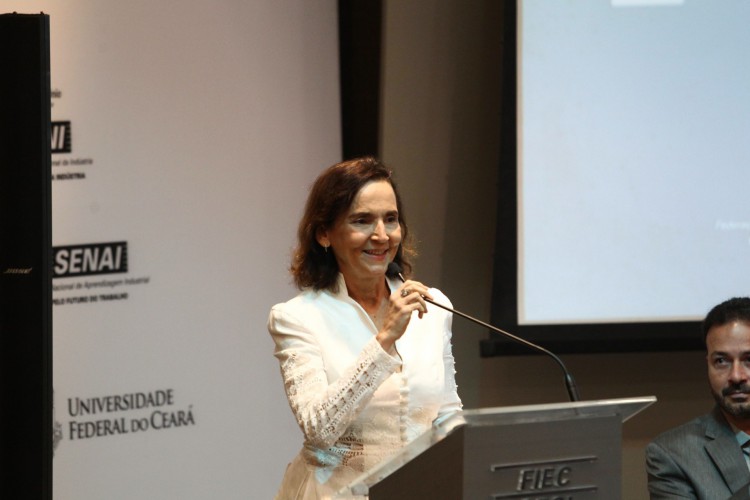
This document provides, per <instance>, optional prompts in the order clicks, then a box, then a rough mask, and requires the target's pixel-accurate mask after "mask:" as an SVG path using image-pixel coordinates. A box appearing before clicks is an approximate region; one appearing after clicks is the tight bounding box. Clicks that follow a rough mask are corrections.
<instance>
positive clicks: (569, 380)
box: [398, 273, 580, 401]
mask: <svg viewBox="0 0 750 500" xmlns="http://www.w3.org/2000/svg"><path fill="white" fill-rule="evenodd" d="M398 277H399V279H401V281H402V282H404V281H406V279H405V278H404V277H403V276H402V275H401V273H398ZM422 298H423V299H424V300H425V301H427V302H429V303H430V304H433V305H436V306H438V307H440V308H442V309H445V310H446V311H449V312H452V313H453V314H457V315H458V316H461V317H462V318H465V319H468V320H469V321H472V322H474V323H476V324H478V325H481V326H483V327H485V328H489V329H490V330H492V331H494V332H497V333H499V334H501V335H503V336H505V337H507V338H509V339H511V340H513V341H515V342H518V343H519V344H523V345H525V346H527V347H529V348H531V349H534V350H537V351H540V352H543V353H545V354H546V355H548V356H550V357H551V358H552V359H554V360H555V362H557V364H558V365H559V366H560V368H561V369H562V371H563V375H564V377H565V388H566V389H567V391H568V397H569V398H570V400H571V401H580V398H579V397H578V389H577V388H576V383H575V380H573V376H572V375H571V374H570V372H569V371H568V369H567V368H566V367H565V363H563V362H562V360H561V359H560V358H559V357H557V355H556V354H555V353H553V352H552V351H549V350H547V349H545V348H544V347H542V346H539V345H536V344H534V343H532V342H529V341H528V340H525V339H522V338H521V337H517V336H516V335H513V334H512V333H508V332H506V331H505V330H501V329H500V328H497V327H496V326H492V325H490V324H488V323H485V322H484V321H482V320H479V319H477V318H474V317H472V316H469V315H468V314H465V313H462V312H461V311H457V310H455V309H451V308H450V307H447V306H444V305H443V304H440V303H438V302H435V301H434V300H432V299H429V298H427V297H425V296H424V295H423V296H422Z"/></svg>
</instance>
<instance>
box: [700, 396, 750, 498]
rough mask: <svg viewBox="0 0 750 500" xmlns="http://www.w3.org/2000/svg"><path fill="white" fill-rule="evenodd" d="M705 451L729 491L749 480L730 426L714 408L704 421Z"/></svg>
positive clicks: (749, 474)
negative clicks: (708, 417)
mask: <svg viewBox="0 0 750 500" xmlns="http://www.w3.org/2000/svg"><path fill="white" fill-rule="evenodd" d="M706 437H707V438H709V440H708V442H706V452H708V454H709V455H710V456H711V459H712V460H713V461H714V463H715V464H716V467H717V468H718V469H719V472H721V475H722V476H723V477H724V481H726V483H727V484H728V485H729V489H730V490H731V491H737V490H739V489H740V488H741V487H742V486H744V485H746V484H747V483H748V481H750V471H748V468H747V464H746V462H745V457H744V456H743V455H742V451H741V450H740V449H739V447H738V445H737V440H736V439H735V437H734V432H732V428H731V427H730V426H729V424H728V423H727V422H726V420H725V419H724V417H723V415H721V411H720V410H719V409H718V408H715V409H714V411H713V413H712V414H711V418H710V419H709V420H708V422H707V423H706Z"/></svg>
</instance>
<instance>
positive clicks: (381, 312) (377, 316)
mask: <svg viewBox="0 0 750 500" xmlns="http://www.w3.org/2000/svg"><path fill="white" fill-rule="evenodd" d="M387 304H388V301H387V300H386V299H385V297H384V298H382V299H380V304H379V305H378V308H377V309H376V310H375V312H372V313H368V315H369V316H370V318H371V319H372V322H373V323H375V326H377V327H378V328H380V327H381V326H383V325H382V323H383V317H384V316H385V310H386V307H385V306H386V305H387Z"/></svg>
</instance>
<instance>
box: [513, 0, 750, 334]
mask: <svg viewBox="0 0 750 500" xmlns="http://www.w3.org/2000/svg"><path fill="white" fill-rule="evenodd" d="M518 14H519V18H518V19H519V21H518V35H519V42H518V78H519V80H518V117H519V128H518V162H519V170H518V197H519V210H518V217H519V236H518V245H519V247H518V259H519V267H518V269H519V270H518V272H519V275H518V283H519V292H518V293H519V295H518V298H519V305H518V307H519V311H518V313H519V316H518V317H519V324H529V325H532V324H540V325H541V324H566V323H602V322H610V323H611V322H615V323H616V322H642V321H643V322H654V321H656V322H658V321H692V320H698V319H701V318H702V317H703V316H704V315H705V313H706V312H707V310H708V309H709V308H710V307H711V306H713V305H715V304H716V303H718V302H721V301H722V300H724V299H726V298H729V297H731V296H736V295H750V194H749V193H750V54H749V52H750V29H748V25H749V22H750V2H748V1H746V0H745V1H740V0H722V1H721V2H716V1H715V0H684V1H682V2H680V1H646V0H640V1H636V0H630V1H627V0H602V1H580V2H579V1H571V2H556V1H555V2H550V1H546V0H536V1H522V2H519V5H518Z"/></svg>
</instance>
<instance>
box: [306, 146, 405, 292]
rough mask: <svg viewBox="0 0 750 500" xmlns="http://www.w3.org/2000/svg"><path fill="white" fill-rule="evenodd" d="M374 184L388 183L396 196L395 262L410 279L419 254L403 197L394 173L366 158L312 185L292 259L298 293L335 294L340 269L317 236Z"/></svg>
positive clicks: (346, 164) (341, 165) (342, 166)
mask: <svg viewBox="0 0 750 500" xmlns="http://www.w3.org/2000/svg"><path fill="white" fill-rule="evenodd" d="M373 181H387V182H388V183H389V184H390V185H391V187H392V188H393V192H394V193H395V194H396V208H397V209H398V222H399V224H400V226H401V244H400V245H399V247H398V251H397V252H396V256H395V257H394V258H393V261H394V262H395V263H396V264H398V265H399V266H400V267H401V269H402V273H403V274H404V275H405V276H409V274H410V273H411V270H412V265H411V262H410V261H409V259H410V258H413V257H415V256H416V250H415V248H414V245H413V243H412V242H411V238H410V237H409V229H408V226H407V224H406V219H405V218H404V206H403V203H402V202H401V195H400V194H399V192H398V188H397V187H396V183H395V182H394V180H393V173H392V172H391V171H390V170H389V169H388V168H386V166H385V165H384V164H383V163H382V162H380V161H379V160H377V159H375V158H373V157H371V156H366V157H362V158H355V159H353V160H348V161H344V162H341V163H337V164H335V165H332V166H330V167H328V168H327V169H326V170H324V171H323V172H322V173H321V174H320V175H319V176H318V178H317V179H316V180H315V182H314V183H313V186H312V188H311V189H310V194H309V196H308V198H307V203H306V204H305V213H304V215H303V216H302V220H300V223H299V228H298V230H297V247H296V248H295V250H294V254H293V256H292V265H291V273H292V276H293V277H294V283H295V284H296V285H297V287H298V288H299V289H304V288H313V289H315V290H324V289H327V290H331V291H336V283H337V278H338V273H339V266H338V263H337V262H336V258H335V256H334V255H333V252H327V251H326V250H325V249H324V248H323V247H322V246H321V245H320V243H318V240H317V235H318V232H319V231H320V230H329V229H332V228H333V226H334V225H335V224H336V222H337V221H338V220H339V218H340V217H342V216H343V215H344V214H345V213H346V212H347V211H348V210H349V208H350V207H351V205H352V202H353V201H354V197H355V196H356V195H357V193H359V191H360V189H362V187H363V186H364V185H365V184H367V183H368V182H373Z"/></svg>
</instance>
